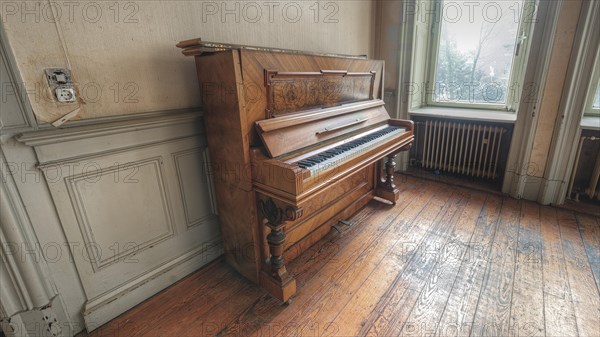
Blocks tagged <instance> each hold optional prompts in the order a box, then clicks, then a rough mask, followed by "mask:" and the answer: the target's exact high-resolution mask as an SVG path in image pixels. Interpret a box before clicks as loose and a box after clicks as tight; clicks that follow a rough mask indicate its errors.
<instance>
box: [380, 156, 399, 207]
mask: <svg viewBox="0 0 600 337" xmlns="http://www.w3.org/2000/svg"><path fill="white" fill-rule="evenodd" d="M394 158H396V154H392V155H390V156H388V157H387V161H386V162H385V174H386V176H385V178H382V179H381V181H379V184H378V186H377V190H376V195H377V196H378V197H380V198H382V199H385V200H388V201H390V202H392V203H393V204H396V201H398V198H399V197H400V191H398V189H396V185H394V171H395V169H396V162H395V161H394Z"/></svg>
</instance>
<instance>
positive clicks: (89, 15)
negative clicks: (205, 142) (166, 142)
mask: <svg viewBox="0 0 600 337" xmlns="http://www.w3.org/2000/svg"><path fill="white" fill-rule="evenodd" d="M315 2H316V1H255V2H244V1H227V3H226V6H227V8H228V9H230V10H232V12H233V13H237V14H238V15H237V18H236V15H235V14H227V15H223V13H224V12H225V11H224V10H225V9H226V8H223V7H222V6H223V5H222V4H224V3H225V2H223V1H214V2H213V1H194V0H189V1H183V0H182V1H169V0H162V1H141V0H140V1H120V2H113V1H87V0H86V1H54V0H53V1H27V2H23V1H2V3H1V11H2V21H3V25H4V29H5V31H6V34H7V36H8V39H9V44H10V46H11V47H12V50H13V52H14V54H15V58H16V62H17V64H18V68H19V71H20V72H21V76H22V78H23V81H24V85H23V86H24V88H25V89H26V90H27V91H28V92H29V97H30V99H31V102H32V106H33V110H34V112H35V114H36V117H37V118H38V120H39V121H42V122H51V121H54V120H56V119H58V118H59V117H61V116H62V115H64V114H66V113H67V112H69V111H72V110H74V109H75V108H76V107H77V106H78V105H77V104H57V103H55V102H54V101H53V100H51V99H48V97H49V96H50V94H49V89H48V88H47V85H46V83H45V80H44V77H43V70H44V68H48V67H56V66H58V67H70V68H71V69H72V72H73V77H74V80H75V81H76V82H77V83H78V87H77V89H78V90H79V91H80V96H81V97H82V100H81V101H80V102H79V104H80V105H81V112H80V114H79V117H80V118H96V117H103V116H113V115H121V114H129V113H140V112H147V111H158V110H169V109H180V108H188V107H197V106H199V103H200V102H199V99H198V95H197V90H198V89H197V82H196V75H195V68H194V64H193V61H192V59H191V58H186V57H184V56H183V55H182V54H181V53H180V51H179V50H178V49H177V48H175V44H176V43H177V42H179V41H181V40H185V39H190V38H197V37H201V38H202V39H203V40H206V41H219V42H221V41H222V42H230V43H240V44H254V45H262V46H271V47H280V48H290V49H301V50H310V51H317V52H333V53H345V54H371V50H372V49H373V46H372V32H373V28H372V27H373V7H374V5H373V3H372V2H371V1H370V0H353V1H333V2H330V3H325V2H321V3H320V8H319V10H318V11H317V10H316V7H315V6H314V4H315ZM326 4H329V5H326ZM257 8H260V10H261V12H262V13H261V15H258V14H257V13H258V11H257ZM298 10H300V11H301V13H300V14H297V13H298ZM270 12H272V13H270ZM56 18H58V20H57V19H56ZM55 22H56V23H55ZM69 64H70V66H69Z"/></svg>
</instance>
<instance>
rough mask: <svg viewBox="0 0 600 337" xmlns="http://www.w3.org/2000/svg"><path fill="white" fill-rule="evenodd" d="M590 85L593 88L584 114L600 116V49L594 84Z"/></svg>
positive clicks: (593, 77)
mask: <svg viewBox="0 0 600 337" xmlns="http://www.w3.org/2000/svg"><path fill="white" fill-rule="evenodd" d="M590 87H591V89H590V91H589V93H588V99H587V102H586V106H585V112H584V115H587V116H600V50H599V51H597V53H596V61H595V65H594V74H593V76H592V84H591V86H590ZM594 89H595V90H594Z"/></svg>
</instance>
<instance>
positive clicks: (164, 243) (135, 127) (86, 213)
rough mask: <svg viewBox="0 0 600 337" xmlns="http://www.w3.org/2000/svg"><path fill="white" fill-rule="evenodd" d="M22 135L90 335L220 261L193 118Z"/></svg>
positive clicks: (181, 115) (142, 119) (207, 174)
mask: <svg viewBox="0 0 600 337" xmlns="http://www.w3.org/2000/svg"><path fill="white" fill-rule="evenodd" d="M136 117H138V118H133V119H127V120H118V121H110V122H108V123H98V124H91V125H82V126H76V127H69V128H65V129H59V130H38V131H35V132H31V133H25V134H23V135H21V136H19V137H18V140H19V141H20V142H22V143H23V144H25V145H27V146H31V147H33V150H34V151H35V154H36V157H37V160H38V165H37V167H38V169H39V170H41V172H43V174H44V178H45V181H46V183H47V184H48V187H49V190H50V194H51V198H52V200H53V203H54V204H55V206H56V210H57V212H58V216H59V218H60V222H61V227H62V230H63V231H64V234H65V236H66V239H67V241H68V242H69V243H70V244H72V245H70V246H69V248H70V253H71V255H72V256H73V262H74V264H75V265H76V266H77V272H78V274H79V278H80V280H81V284H82V287H83V290H84V292H85V299H84V301H85V304H84V307H83V311H82V314H83V318H84V320H85V325H86V328H87V329H88V331H91V330H93V329H95V328H97V327H99V326H100V325H102V324H104V323H106V322H107V321H109V320H110V319H112V318H114V317H116V316H117V315H118V314H120V313H121V312H124V311H125V310H128V309H130V308H131V307H133V306H134V305H136V304H138V303H140V302H141V301H144V300H145V299H147V298H149V297H150V296H152V295H154V294H155V293H157V292H158V291H160V290H162V289H164V288H166V287H167V286H169V285H171V284H172V283H173V282H174V281H176V280H179V279H181V278H182V277H184V276H186V275H188V274H189V273H191V272H193V271H195V270H197V269H198V268H200V267H201V266H203V265H204V264H206V263H208V262H210V261H212V260H213V259H215V258H217V257H218V256H220V255H221V254H222V247H221V246H220V230H219V227H218V224H217V215H216V208H215V205H216V203H215V200H214V195H213V193H212V192H211V188H212V177H211V174H213V172H212V171H211V170H210V167H209V166H210V165H209V163H208V157H207V156H206V149H207V145H206V140H205V137H204V126H203V124H202V116H201V114H200V112H199V111H197V110H196V111H179V112H169V113H161V114H158V115H156V114H154V115H148V116H139V115H138V116H136Z"/></svg>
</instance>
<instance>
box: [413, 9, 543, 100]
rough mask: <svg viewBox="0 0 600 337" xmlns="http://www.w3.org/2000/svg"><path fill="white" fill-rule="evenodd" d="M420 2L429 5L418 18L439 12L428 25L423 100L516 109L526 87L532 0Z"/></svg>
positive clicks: (532, 15) (532, 17)
mask: <svg viewBox="0 0 600 337" xmlns="http://www.w3.org/2000/svg"><path fill="white" fill-rule="evenodd" d="M422 4H423V5H424V6H425V7H426V8H424V9H421V10H422V12H423V13H422V14H421V15H420V16H419V18H423V17H425V18H426V17H427V15H428V12H429V13H431V12H434V13H435V15H434V16H433V17H434V18H435V19H432V20H431V21H432V22H430V23H429V28H428V29H429V36H428V37H427V38H428V39H429V42H428V44H429V45H428V48H429V50H428V52H427V58H428V60H427V65H426V66H425V69H424V70H425V72H426V76H424V79H425V80H426V81H427V85H426V87H427V90H426V92H425V97H423V98H422V102H423V103H424V104H425V105H428V106H447V107H462V108H465V107H467V108H477V109H495V110H507V111H514V109H515V107H516V106H517V105H518V104H517V102H518V99H519V95H520V93H521V90H522V89H523V88H522V87H521V83H522V77H523V73H524V71H523V69H524V63H525V59H526V54H527V52H526V51H527V45H528V43H527V42H528V41H527V37H528V34H529V31H530V28H531V23H532V22H533V21H534V19H535V4H534V2H530V1H528V0H511V1H506V0H493V1H492V0H476V1H473V0H448V1H440V0H431V1H426V2H425V3H422ZM427 7H428V8H427ZM429 15H431V14H429ZM419 18H417V20H418V19H419Z"/></svg>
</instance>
